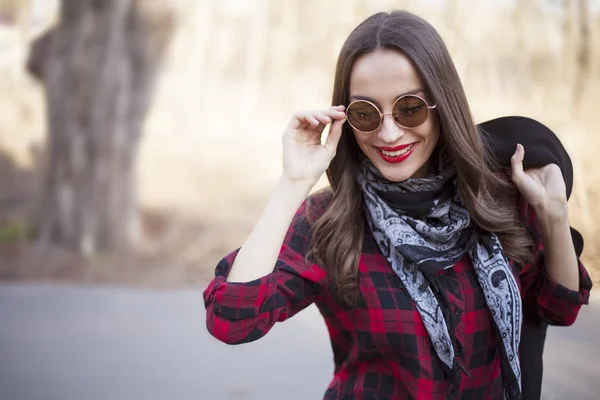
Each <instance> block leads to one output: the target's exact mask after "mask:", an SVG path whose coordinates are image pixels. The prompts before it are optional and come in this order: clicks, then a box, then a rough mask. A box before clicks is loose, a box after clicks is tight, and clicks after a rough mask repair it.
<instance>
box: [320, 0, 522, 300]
mask: <svg viewBox="0 0 600 400" xmlns="http://www.w3.org/2000/svg"><path fill="white" fill-rule="evenodd" d="M377 49H386V50H396V51H399V52H401V53H402V54H404V55H405V56H406V57H408V58H409V59H410V60H411V61H412V62H413V65H414V66H415V68H416V70H417V71H418V73H419V74H420V76H421V78H422V80H423V83H424V85H425V89H426V91H427V93H428V94H429V97H430V99H431V100H432V101H433V102H434V103H435V104H437V108H436V110H437V112H438V116H439V117H438V118H439V125H440V132H441V134H440V140H439V142H438V148H437V150H438V151H439V154H440V155H441V156H442V157H448V158H449V159H450V161H451V162H452V163H453V164H454V166H455V167H456V170H457V175H458V178H457V179H458V187H459V190H460V193H461V197H462V200H463V202H464V205H465V207H466V208H467V209H468V210H469V212H470V214H471V217H472V218H473V221H474V223H475V226H476V228H478V229H481V230H484V231H487V232H494V233H496V234H497V235H498V236H499V239H500V242H501V244H502V246H503V248H504V251H505V254H506V256H507V257H508V258H509V259H511V260H514V261H515V262H517V263H519V264H523V263H525V262H527V260H528V259H529V258H530V257H531V239H530V237H529V236H528V235H527V233H526V231H525V229H524V228H523V226H522V225H521V224H520V223H519V221H518V218H517V209H516V204H515V200H516V189H515V187H514V185H513V184H512V183H511V182H510V179H508V176H507V175H506V174H505V173H504V172H502V171H501V170H500V169H499V167H498V166H497V165H495V163H494V162H493V160H492V157H491V156H490V154H489V152H488V150H487V149H486V148H485V146H484V143H483V141H482V139H481V136H480V133H479V131H478V130H477V127H476V126H475V123H474V122H473V119H472V116H471V113H470V110H469V105H468V102H467V98H466V95H465V92H464V89H463V87H462V84H461V81H460V78H459V76H458V73H457V72H456V68H455V67H454V64H453V62H452V60H451V57H450V54H449V53H448V50H447V48H446V45H445V44H444V42H443V40H442V38H441V37H440V35H439V34H438V32H437V31H436V30H435V29H434V28H433V27H432V26H431V25H430V24H429V23H428V22H426V21H425V20H423V19H422V18H420V17H418V16H416V15H414V14H411V13H409V12H405V11H394V12H392V13H378V14H375V15H373V16H371V17H369V18H367V19H366V20H365V21H363V22H362V23H361V24H360V25H358V26H357V27H356V28H355V29H354V30H353V31H352V33H351V34H350V36H349V37H348V38H347V39H346V41H345V43H344V45H343V46H342V49H341V51H340V54H339V57H338V61H337V66H336V72H335V81H334V87H333V101H332V104H333V105H338V104H344V105H348V103H349V96H350V94H349V86H350V74H351V73H352V67H353V65H354V62H355V61H356V60H357V59H358V58H359V57H361V56H363V55H365V54H368V53H371V52H373V51H375V50H377ZM342 129H343V133H342V138H341V140H340V143H339V145H338V148H337V152H336V156H335V157H334V158H333V160H332V162H331V164H330V166H329V168H328V170H327V177H328V179H329V183H330V185H331V189H332V191H333V197H332V199H331V202H330V204H329V207H328V208H327V210H326V211H325V212H324V214H323V215H322V216H321V217H320V218H319V219H318V220H317V221H316V223H315V225H314V230H313V236H312V242H311V252H310V254H311V255H313V256H314V259H315V260H316V261H317V262H318V263H319V264H320V265H322V266H323V267H324V268H325V269H326V270H327V272H328V273H329V276H330V279H331V281H332V282H333V288H334V289H335V291H336V294H337V296H338V297H339V298H340V300H342V301H344V302H346V303H350V304H352V303H354V302H355V301H356V299H357V296H358V263H359V259H360V254H361V250H362V238H363V230H364V228H365V214H364V205H363V196H362V193H361V189H360V187H359V185H358V183H357V181H356V175H357V172H358V168H359V163H360V161H361V158H362V157H363V154H362V151H361V150H360V148H359V147H358V144H357V143H356V139H355V137H354V134H353V133H352V131H351V129H350V127H349V125H348V124H344V127H343V128H342Z"/></svg>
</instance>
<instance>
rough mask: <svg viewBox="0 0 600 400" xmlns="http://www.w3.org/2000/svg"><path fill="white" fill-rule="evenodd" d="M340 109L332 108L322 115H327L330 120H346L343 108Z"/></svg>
mask: <svg viewBox="0 0 600 400" xmlns="http://www.w3.org/2000/svg"><path fill="white" fill-rule="evenodd" d="M341 107H342V108H337V107H332V108H330V109H327V110H324V111H323V114H325V115H327V116H328V117H330V118H332V119H344V118H346V113H345V112H344V108H343V107H344V106H341Z"/></svg>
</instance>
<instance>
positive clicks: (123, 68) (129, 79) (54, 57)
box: [28, 0, 173, 255]
mask: <svg viewBox="0 0 600 400" xmlns="http://www.w3.org/2000/svg"><path fill="white" fill-rule="evenodd" d="M161 3H163V2H155V1H153V0H63V1H62V9H61V19H60V22H59V24H58V25H57V26H56V27H54V28H52V29H51V30H50V31H48V32H46V33H45V34H44V35H42V36H41V37H40V38H39V39H37V40H36V41H35V42H34V43H33V45H32V49H31V52H30V58H29V60H28V69H29V71H30V72H31V73H32V74H34V75H35V76H36V77H38V78H39V79H40V80H41V81H42V82H43V83H44V86H45V90H46V100H47V118H48V142H47V151H48V166H47V172H46V176H45V188H44V189H45V190H44V198H43V199H42V209H41V214H40V217H39V221H38V222H39V241H40V242H41V243H44V244H47V243H53V244H58V245H61V246H65V247H68V248H70V249H73V250H75V251H78V252H80V253H81V254H84V255H90V254H92V253H94V252H113V251H122V250H127V249H128V248H129V247H130V245H131V244H133V243H134V241H135V237H136V235H137V227H138V218H137V199H136V185H135V180H136V179H135V178H136V176H135V165H136V159H137V149H138V143H139V140H140V136H141V132H142V129H143V122H144V117H145V115H146V113H147V110H148V107H149V104H150V100H151V95H152V87H153V83H154V81H155V76H156V70H157V64H158V62H159V59H160V56H161V54H162V53H163V49H164V48H165V47H166V46H165V45H166V44H167V42H168V39H169V37H170V35H171V32H172V25H173V24H172V18H171V14H170V13H169V12H168V9H166V6H160V4H161Z"/></svg>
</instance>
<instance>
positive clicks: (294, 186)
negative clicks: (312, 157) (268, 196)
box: [277, 175, 316, 197]
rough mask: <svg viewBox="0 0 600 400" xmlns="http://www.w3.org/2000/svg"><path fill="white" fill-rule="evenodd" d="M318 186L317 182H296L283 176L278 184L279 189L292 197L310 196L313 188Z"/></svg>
mask: <svg viewBox="0 0 600 400" xmlns="http://www.w3.org/2000/svg"><path fill="white" fill-rule="evenodd" d="M315 185H316V182H311V181H304V180H295V179H290V178H288V177H286V176H285V175H281V177H280V178H279V182H277V188H278V189H279V190H283V191H285V192H287V193H290V194H292V195H299V196H301V195H303V196H304V197H306V196H308V194H309V193H310V191H311V190H312V188H313V187H314V186H315Z"/></svg>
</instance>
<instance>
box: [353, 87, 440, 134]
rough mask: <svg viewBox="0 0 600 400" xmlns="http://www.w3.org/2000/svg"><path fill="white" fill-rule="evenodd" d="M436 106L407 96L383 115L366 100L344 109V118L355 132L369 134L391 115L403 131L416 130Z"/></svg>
mask: <svg viewBox="0 0 600 400" xmlns="http://www.w3.org/2000/svg"><path fill="white" fill-rule="evenodd" d="M435 107H436V105H435V104H434V105H432V106H430V105H428V104H427V102H426V101H425V100H424V99H423V98H422V97H419V96H417V95H415V94H407V95H404V96H402V97H400V98H398V99H397V100H396V101H395V102H394V104H393V105H392V112H391V113H389V114H383V113H382V112H381V111H380V110H379V108H378V107H377V106H376V105H375V104H373V103H371V102H370V101H367V100H355V101H353V102H352V103H350V105H348V107H347V108H346V118H347V120H348V123H349V124H350V126H351V127H352V128H354V129H356V130H357V131H360V132H364V133H370V132H373V131H376V130H377V129H379V127H380V126H381V123H382V122H383V117H385V116H386V115H391V116H392V119H393V120H394V122H395V123H396V125H398V126H400V127H401V128H404V129H414V128H417V127H419V126H421V125H423V124H424V123H425V121H427V117H428V116H429V109H433V108H435Z"/></svg>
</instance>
